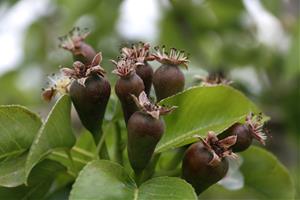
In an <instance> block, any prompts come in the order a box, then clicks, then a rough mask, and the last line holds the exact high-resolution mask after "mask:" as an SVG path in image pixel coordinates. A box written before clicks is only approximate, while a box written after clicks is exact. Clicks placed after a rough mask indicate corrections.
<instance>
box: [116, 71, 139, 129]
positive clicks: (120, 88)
mask: <svg viewBox="0 0 300 200" xmlns="http://www.w3.org/2000/svg"><path fill="white" fill-rule="evenodd" d="M144 88H145V87H144V83H143V80H142V79H141V78H140V77H139V76H138V75H136V74H135V73H134V74H132V75H129V76H128V77H121V78H120V79H119V80H118V81H117V83H116V85H115V91H116V94H117V96H118V98H119V100H120V102H121V105H122V109H123V114H124V120H125V123H126V124H127V122H128V120H129V118H130V116H131V115H132V114H133V113H134V112H136V111H138V110H139V109H138V107H137V105H136V103H135V102H134V100H133V98H132V96H131V95H130V94H132V95H135V96H137V97H138V96H139V94H140V93H141V92H142V91H144Z"/></svg>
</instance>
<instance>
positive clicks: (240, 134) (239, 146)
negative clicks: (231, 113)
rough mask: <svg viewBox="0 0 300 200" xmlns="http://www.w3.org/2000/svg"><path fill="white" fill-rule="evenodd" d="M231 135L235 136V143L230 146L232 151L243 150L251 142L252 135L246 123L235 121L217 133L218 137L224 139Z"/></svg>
mask: <svg viewBox="0 0 300 200" xmlns="http://www.w3.org/2000/svg"><path fill="white" fill-rule="evenodd" d="M232 135H236V136H237V141H236V143H235V144H234V145H233V146H232V147H231V148H232V151H233V152H241V151H245V150H246V149H248V148H249V146H250V145H251V144H252V140H253V137H252V135H251V133H250V129H249V126H248V125H247V124H241V123H235V124H233V125H232V126H231V127H229V128H228V129H227V130H225V131H224V132H223V133H221V134H219V135H218V138H219V139H224V138H225V137H228V136H232Z"/></svg>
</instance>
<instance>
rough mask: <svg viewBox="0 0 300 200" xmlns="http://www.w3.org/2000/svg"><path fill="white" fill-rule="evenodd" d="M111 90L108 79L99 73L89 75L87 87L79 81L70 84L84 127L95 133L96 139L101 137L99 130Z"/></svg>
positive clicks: (71, 94) (72, 96)
mask: <svg viewBox="0 0 300 200" xmlns="http://www.w3.org/2000/svg"><path fill="white" fill-rule="evenodd" d="M110 91H111V88H110V84H109V82H108V80H106V79H105V78H103V77H100V76H98V75H94V76H90V77H88V78H87V79H86V81H85V87H84V86H82V85H81V84H79V83H78V82H77V81H73V82H72V84H71V86H70V96H71V99H72V102H73V104H74V106H75V109H76V111H77V113H78V115H79V118H80V120H81V122H82V124H83V125H84V127H85V128H86V129H88V130H89V131H90V132H91V133H92V134H93V136H94V138H95V141H98V140H99V139H100V138H99V137H100V135H99V131H100V130H101V125H102V122H103V118H104V113H105V109H106V106H107V103H108V100H109V96H110Z"/></svg>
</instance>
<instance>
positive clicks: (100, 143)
mask: <svg viewBox="0 0 300 200" xmlns="http://www.w3.org/2000/svg"><path fill="white" fill-rule="evenodd" d="M106 133H107V132H105V133H103V130H102V128H101V129H100V130H99V131H98V132H97V133H96V134H93V135H95V137H94V139H95V142H96V144H97V149H96V152H97V155H98V158H99V159H105V160H109V155H108V150H107V146H106V143H105V137H106ZM99 136H100V138H99Z"/></svg>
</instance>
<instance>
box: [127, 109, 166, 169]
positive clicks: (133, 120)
mask: <svg viewBox="0 0 300 200" xmlns="http://www.w3.org/2000/svg"><path fill="white" fill-rule="evenodd" d="M127 130H128V146H127V148H128V157H129V161H130V164H131V166H132V168H133V169H134V171H135V173H137V174H139V173H141V171H142V170H143V169H145V167H146V166H147V164H148V163H149V161H150V160H151V157H152V154H153V152H154V150H155V147H156V145H157V143H158V142H159V140H160V138H161V137H162V135H163V132H164V123H163V121H162V120H161V119H156V118H154V117H152V116H151V115H149V114H147V113H145V112H141V111H138V112H135V113H134V114H133V115H132V116H131V117H130V119H129V121H128V125H127Z"/></svg>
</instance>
